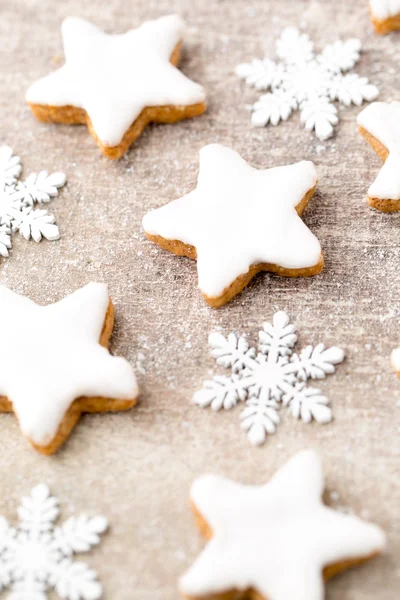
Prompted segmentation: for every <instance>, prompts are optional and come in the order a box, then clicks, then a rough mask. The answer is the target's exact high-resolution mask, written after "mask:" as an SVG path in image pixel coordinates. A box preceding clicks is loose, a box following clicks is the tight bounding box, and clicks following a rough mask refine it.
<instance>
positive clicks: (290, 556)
mask: <svg viewBox="0 0 400 600" xmlns="http://www.w3.org/2000/svg"><path fill="white" fill-rule="evenodd" d="M323 489H324V484H323V474H322V466H321V461H320V459H319V457H318V455H317V454H316V453H315V452H313V451H310V450H305V451H302V452H299V453H298V454H297V455H295V456H294V457H293V458H292V459H291V460H290V461H289V462H288V463H287V464H286V465H285V466H284V467H283V468H282V469H281V470H280V471H278V473H277V474H276V475H275V476H274V477H273V478H272V480H271V481H270V482H269V483H268V484H266V485H264V486H245V485H239V484H237V483H234V482H233V481H230V480H228V479H224V478H223V477H217V476H213V475H208V476H207V475H206V476H204V477H201V478H200V479H197V480H196V481H195V482H194V484H193V487H192V490H191V500H192V501H193V503H194V505H195V506H196V508H197V509H198V510H199V512H200V514H201V515H202V517H203V518H204V519H205V520H206V522H207V523H208V525H209V526H210V527H211V530H212V532H213V537H212V539H211V541H210V542H209V543H208V545H207V546H206V548H205V550H204V551H203V552H202V554H201V555H200V556H199V558H198V559H197V561H196V562H195V563H194V565H193V566H192V567H191V568H190V569H189V570H188V571H187V572H186V574H185V575H184V576H183V577H182V578H181V580H180V590H181V591H182V592H183V594H185V595H187V596H190V598H192V597H193V598H203V597H208V596H209V595H210V596H213V595H217V594H222V593H224V592H227V591H232V590H240V591H244V590H248V589H253V590H255V591H257V592H258V593H259V594H261V596H262V597H263V598H266V599H268V600H323V598H324V583H323V577H322V570H323V568H324V567H325V566H327V565H331V564H335V563H339V562H341V561H344V560H348V559H350V560H351V559H357V558H361V557H368V556H371V555H373V554H375V553H377V552H380V551H382V550H383V548H384V546H385V535H384V533H383V531H382V530H381V529H380V528H379V527H377V526H375V525H372V524H369V523H366V522H364V521H361V519H358V518H356V517H353V516H347V515H344V514H342V513H339V512H336V511H334V510H332V509H330V508H328V507H327V506H324V504H323V503H322V501H321V495H322V492H323Z"/></svg>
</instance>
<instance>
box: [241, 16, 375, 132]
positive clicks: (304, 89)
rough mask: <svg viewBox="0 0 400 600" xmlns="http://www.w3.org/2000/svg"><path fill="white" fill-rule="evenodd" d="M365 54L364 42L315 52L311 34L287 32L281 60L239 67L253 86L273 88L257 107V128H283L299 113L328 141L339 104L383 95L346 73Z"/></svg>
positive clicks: (254, 111) (279, 52)
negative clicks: (290, 117) (283, 124)
mask: <svg viewBox="0 0 400 600" xmlns="http://www.w3.org/2000/svg"><path fill="white" fill-rule="evenodd" d="M360 50H361V42H360V40H358V39H349V40H347V41H345V42H342V41H340V40H338V41H337V42H335V43H334V44H329V45H328V46H326V47H325V49H324V50H323V52H321V54H315V52H314V44H313V43H312V41H311V40H310V38H309V37H308V35H306V34H304V33H300V32H299V30H298V29H296V28H295V27H289V28H287V29H284V30H283V32H282V34H281V37H280V38H279V40H278V41H277V44H276V53H277V56H278V58H279V60H278V61H273V60H269V59H268V58H264V59H263V60H260V59H254V60H253V61H252V62H251V63H246V64H241V65H239V66H238V67H237V69H236V73H237V74H238V75H239V77H240V78H241V79H244V80H245V82H246V83H247V85H249V86H250V87H254V88H256V89H257V90H270V91H269V92H268V93H266V94H264V95H263V96H261V97H260V98H259V100H258V101H257V102H256V103H255V104H254V105H253V106H252V107H251V111H252V119H251V120H252V124H253V125H254V126H255V127H263V126H265V125H268V123H271V125H277V124H278V123H279V122H280V121H281V120H282V121H286V120H287V119H288V118H289V116H290V115H291V114H292V112H293V111H294V110H297V109H298V110H299V111H300V120H301V123H302V124H303V125H304V127H305V128H306V129H307V130H309V131H312V130H315V134H316V136H317V137H318V138H319V139H320V140H327V139H328V138H329V137H331V136H332V134H333V128H334V126H335V125H337V123H338V121H339V117H338V110H337V108H336V106H335V105H334V104H333V103H334V101H336V100H338V101H339V102H341V103H342V104H343V105H344V106H350V105H351V104H355V105H357V106H360V105H361V104H362V103H363V101H364V100H367V101H368V102H370V101H371V100H375V98H376V97H377V96H378V93H379V92H378V89H377V87H376V86H374V85H372V84H370V83H369V82H368V79H367V78H366V77H359V76H358V75H356V74H345V73H346V72H347V71H350V70H351V69H352V68H353V67H354V66H355V64H356V63H357V62H358V61H359V60H360Z"/></svg>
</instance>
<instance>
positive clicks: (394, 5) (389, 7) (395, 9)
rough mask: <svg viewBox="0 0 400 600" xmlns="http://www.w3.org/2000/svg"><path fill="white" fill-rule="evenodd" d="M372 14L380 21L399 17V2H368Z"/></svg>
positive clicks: (375, 0) (390, 0)
mask: <svg viewBox="0 0 400 600" xmlns="http://www.w3.org/2000/svg"><path fill="white" fill-rule="evenodd" d="M369 4H370V7H371V11H372V14H373V16H374V17H375V18H377V19H379V20H380V21H384V20H386V19H389V18H390V17H395V16H396V15H400V0H370V3H369Z"/></svg>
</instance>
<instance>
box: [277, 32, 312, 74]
mask: <svg viewBox="0 0 400 600" xmlns="http://www.w3.org/2000/svg"><path fill="white" fill-rule="evenodd" d="M276 54H277V56H278V57H279V58H280V59H281V60H282V61H283V62H285V63H287V64H291V65H295V64H298V63H304V62H308V61H310V60H311V59H312V58H313V57H314V44H313V43H312V41H311V40H310V38H309V36H308V35H307V34H306V33H300V31H299V30H298V29H297V27H286V29H284V30H283V31H282V33H281V37H280V38H279V39H278V41H277V42H276Z"/></svg>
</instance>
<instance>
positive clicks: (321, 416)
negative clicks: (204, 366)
mask: <svg viewBox="0 0 400 600" xmlns="http://www.w3.org/2000/svg"><path fill="white" fill-rule="evenodd" d="M295 331H296V328H295V326H294V325H292V324H290V322H289V317H288V316H287V314H286V313H284V312H282V311H280V312H277V313H276V314H275V315H274V318H273V323H272V324H271V323H263V330H262V331H260V332H259V344H258V352H257V349H256V348H255V347H250V345H249V343H248V341H247V339H246V338H245V337H243V336H241V337H237V336H236V335H235V334H234V333H230V334H229V335H228V337H227V338H225V337H224V336H223V335H222V334H221V333H212V334H211V335H210V336H209V344H210V346H211V348H212V350H211V356H212V357H213V358H215V359H216V362H217V364H218V365H221V366H222V367H225V368H226V369H228V368H229V369H231V375H230V376H229V377H228V376H221V375H216V376H215V377H214V378H213V379H212V380H210V381H205V382H204V387H203V389H202V390H199V391H197V392H196V393H195V395H194V402H195V403H196V404H197V405H198V406H200V407H202V408H205V407H208V406H210V407H211V408H212V409H213V410H215V411H218V410H220V409H221V408H224V409H230V408H232V407H233V406H235V405H236V404H237V403H238V402H245V403H246V405H245V409H244V410H243V411H242V413H241V415H240V421H241V427H242V428H243V429H244V430H245V431H247V436H248V438H249V441H250V442H251V443H252V444H254V445H260V444H263V443H264V442H265V440H266V438H267V435H268V434H271V433H274V432H275V430H276V427H277V425H279V422H280V418H279V413H278V411H279V408H280V406H281V405H283V406H286V407H288V409H289V412H290V413H291V414H292V416H293V417H295V418H296V419H302V420H303V421H304V423H310V422H311V421H312V420H315V421H317V423H320V424H324V423H329V422H330V421H331V420H332V410H331V408H330V406H329V401H328V399H327V398H326V397H325V396H324V395H322V392H321V390H319V389H317V388H313V387H306V381H307V379H310V378H311V379H323V378H324V377H325V376H326V375H328V374H330V373H334V371H335V367H334V365H337V364H338V363H340V362H342V360H343V359H344V352H343V350H341V349H340V348H337V347H335V346H333V347H332V348H328V349H325V346H324V344H318V345H317V346H315V347H313V346H307V347H306V348H304V349H303V350H302V351H301V352H300V354H299V355H297V354H294V353H293V350H292V348H293V346H294V345H295V343H296V341H297V336H296V334H295Z"/></svg>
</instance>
